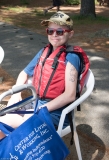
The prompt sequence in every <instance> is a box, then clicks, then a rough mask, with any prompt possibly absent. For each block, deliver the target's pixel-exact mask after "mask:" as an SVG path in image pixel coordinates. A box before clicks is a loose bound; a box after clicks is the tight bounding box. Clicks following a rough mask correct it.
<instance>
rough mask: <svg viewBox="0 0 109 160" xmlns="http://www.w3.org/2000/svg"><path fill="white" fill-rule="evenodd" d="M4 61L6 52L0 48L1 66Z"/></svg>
mask: <svg viewBox="0 0 109 160" xmlns="http://www.w3.org/2000/svg"><path fill="white" fill-rule="evenodd" d="M3 59H4V50H3V48H2V47H1V46H0V64H1V63H2V61H3Z"/></svg>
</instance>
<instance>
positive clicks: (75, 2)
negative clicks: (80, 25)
mask: <svg viewBox="0 0 109 160" xmlns="http://www.w3.org/2000/svg"><path fill="white" fill-rule="evenodd" d="M66 3H67V4H70V5H78V4H80V0H66Z"/></svg>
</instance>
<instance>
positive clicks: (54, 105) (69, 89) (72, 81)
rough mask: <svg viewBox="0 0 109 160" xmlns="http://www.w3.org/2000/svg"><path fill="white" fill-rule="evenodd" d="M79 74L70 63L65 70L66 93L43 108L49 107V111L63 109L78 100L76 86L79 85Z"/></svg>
mask: <svg viewBox="0 0 109 160" xmlns="http://www.w3.org/2000/svg"><path fill="white" fill-rule="evenodd" d="M77 78H78V72H77V70H76V69H75V67H74V66H73V65H72V64H71V63H70V62H68V63H67V65H66V70H65V91H64V93H62V94H61V95H60V96H58V97H57V98H55V99H53V100H51V101H50V102H48V103H46V104H45V105H43V106H47V108H48V110H49V111H53V110H56V109H58V108H61V107H63V106H65V105H67V104H69V103H70V102H73V101H74V100H75V98H76V85H77Z"/></svg>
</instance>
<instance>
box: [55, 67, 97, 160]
mask: <svg viewBox="0 0 109 160" xmlns="http://www.w3.org/2000/svg"><path fill="white" fill-rule="evenodd" d="M94 84H95V80H94V75H93V73H92V71H91V70H90V69H89V71H88V73H87V76H86V78H85V82H84V88H86V91H85V92H84V93H83V94H82V95H81V96H80V98H78V99H77V100H76V101H75V102H73V103H72V104H70V105H69V106H68V107H66V108H65V109H64V110H63V111H62V114H61V118H60V122H59V125H58V130H57V133H58V134H59V135H60V137H63V136H65V135H67V134H69V133H70V132H71V128H70V126H67V127H66V128H63V124H64V120H65V117H66V114H68V113H69V112H71V111H72V122H73V130H74V142H75V146H76V150H77V155H78V159H79V160H82V156H81V150H80V145H79V139H78V135H77V131H76V125H75V114H74V109H75V108H77V106H78V105H79V104H81V103H82V102H83V101H85V99H86V98H87V97H88V96H89V95H90V94H91V93H92V91H93V88H94Z"/></svg>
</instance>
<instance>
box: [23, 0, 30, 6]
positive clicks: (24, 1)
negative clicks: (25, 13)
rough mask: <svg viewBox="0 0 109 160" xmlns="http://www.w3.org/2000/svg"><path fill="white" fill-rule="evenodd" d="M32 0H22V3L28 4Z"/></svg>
mask: <svg viewBox="0 0 109 160" xmlns="http://www.w3.org/2000/svg"><path fill="white" fill-rule="evenodd" d="M30 1H31V0H20V3H21V4H22V5H28V4H30Z"/></svg>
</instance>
